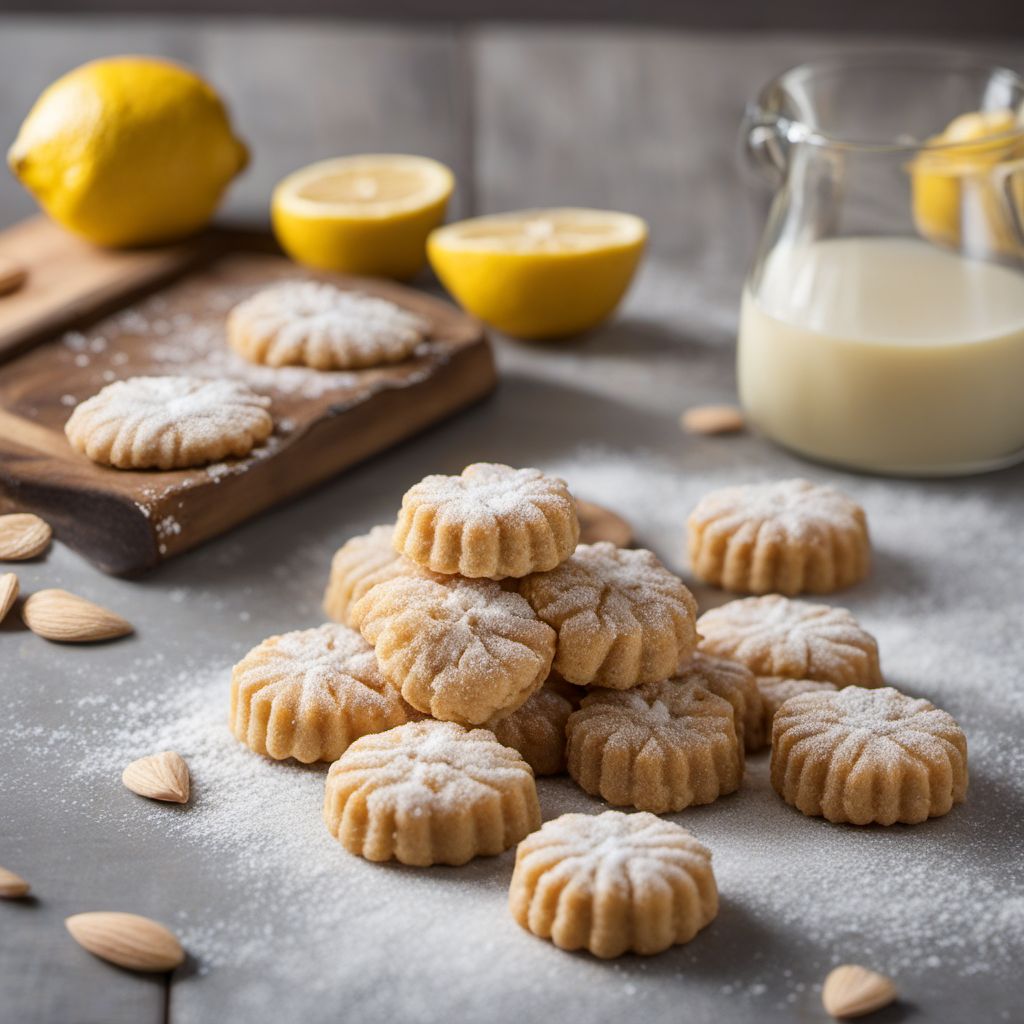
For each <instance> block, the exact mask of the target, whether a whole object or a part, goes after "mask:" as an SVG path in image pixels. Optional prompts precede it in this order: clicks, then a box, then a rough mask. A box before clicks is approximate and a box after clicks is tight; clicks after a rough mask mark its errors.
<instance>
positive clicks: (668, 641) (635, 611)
mask: <svg viewBox="0 0 1024 1024" xmlns="http://www.w3.org/2000/svg"><path fill="white" fill-rule="evenodd" d="M519 592H520V593H521V594H522V595H523V597H525V598H526V600H527V601H529V602H530V606H531V607H532V608H533V609H534V611H536V613H537V614H538V615H539V616H540V618H541V619H542V620H543V621H544V622H546V623H547V624H548V625H549V626H552V627H553V628H554V629H555V631H556V632H557V633H558V645H557V647H556V648H555V669H556V670H557V671H558V673H559V674H560V675H561V676H562V677H563V678H564V679H566V680H568V681H569V682H570V683H576V684H577V685H580V686H584V685H587V686H604V687H610V688H611V689H616V690H626V689H629V688H630V687H631V686H636V685H638V684H639V683H655V682H658V681H659V680H661V679H667V678H668V677H669V676H671V675H672V674H674V673H675V672H678V671H679V669H680V668H681V667H682V666H683V665H685V664H686V663H687V662H688V661H689V660H690V657H691V656H692V654H693V651H694V649H695V648H696V646H697V629H696V618H697V602H696V601H695V600H694V599H693V595H692V594H691V593H690V591H689V590H687V589H686V587H685V586H684V584H683V581H682V580H681V579H679V577H678V576H674V575H673V574H672V573H671V572H669V571H668V569H666V568H665V567H664V566H663V565H662V564H661V562H659V561H658V559H657V558H656V557H655V556H654V555H653V554H652V553H651V552H650V551H644V550H642V549H640V550H635V551H631V550H628V549H626V548H619V547H616V546H615V545H614V544H611V543H609V542H607V541H602V542H600V543H598V544H581V545H580V546H579V547H578V548H577V549H576V552H575V554H573V555H572V556H571V557H570V558H569V559H568V560H567V561H565V562H563V563H562V564H561V565H560V566H558V568H556V569H552V570H551V571H550V572H544V573H536V574H534V575H532V576H527V577H526V579H524V580H523V581H522V582H521V583H520V585H519Z"/></svg>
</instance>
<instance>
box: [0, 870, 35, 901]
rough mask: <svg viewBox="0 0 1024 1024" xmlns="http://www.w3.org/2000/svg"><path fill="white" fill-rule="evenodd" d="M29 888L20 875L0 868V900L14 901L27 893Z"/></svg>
mask: <svg viewBox="0 0 1024 1024" xmlns="http://www.w3.org/2000/svg"><path fill="white" fill-rule="evenodd" d="M29 888H30V886H29V884H28V882H26V881H25V879H24V878H22V877H21V875H16V874H15V873H14V872H13V871H8V870H7V868H0V900H16V899H19V898H20V897H22V896H24V895H26V894H27V893H28V890H29Z"/></svg>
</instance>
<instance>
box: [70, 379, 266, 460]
mask: <svg viewBox="0 0 1024 1024" xmlns="http://www.w3.org/2000/svg"><path fill="white" fill-rule="evenodd" d="M269 407H270V399H269V398H267V397H266V396H264V395H257V394H256V393H255V392H254V391H251V390H250V389H249V388H248V387H246V386H245V385H244V384H241V383H239V382H238V381H234V380H207V379H204V378H200V377H130V378H128V379H127V380H119V381H115V382H114V383H113V384H108V385H107V386H106V387H105V388H103V390H102V391H100V392H99V393H98V394H95V395H93V396H92V398H88V399H86V400H85V401H84V402H82V403H80V404H79V405H77V406H76V407H75V410H74V412H72V414H71V416H70V418H69V419H68V421H67V423H66V424H65V426H64V433H65V434H66V435H67V439H68V441H69V442H70V443H71V447H72V448H74V449H75V450H76V451H79V452H81V453H82V454H83V455H86V456H88V457H89V458H90V459H92V460H93V462H99V463H101V464H103V465H107V466H115V467H117V468H118V469H187V468H189V467H191V466H204V465H206V464H207V463H210V462H219V461H220V460H221V459H226V458H241V457H242V456H243V455H248V454H249V452H251V451H252V450H253V448H255V447H256V446H257V445H259V444H262V443H263V442H264V441H265V440H266V439H267V438H268V437H269V436H270V434H271V432H272V431H273V429H274V421H273V418H272V417H271V415H270V413H269V412H268V411H267V410H268V409H269Z"/></svg>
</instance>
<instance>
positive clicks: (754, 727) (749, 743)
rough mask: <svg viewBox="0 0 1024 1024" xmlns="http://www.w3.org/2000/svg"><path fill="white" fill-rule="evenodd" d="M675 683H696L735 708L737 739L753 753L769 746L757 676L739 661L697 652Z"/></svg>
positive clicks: (745, 748)
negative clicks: (766, 745)
mask: <svg viewBox="0 0 1024 1024" xmlns="http://www.w3.org/2000/svg"><path fill="white" fill-rule="evenodd" d="M675 681H676V682H680V683H696V684H697V685H698V686H703V687H704V689H705V690H708V691H710V692H711V693H713V694H715V696H716V697H721V698H722V699H723V700H727V701H728V702H729V703H730V704H731V705H732V710H733V717H734V722H735V725H736V736H737V737H738V739H739V741H740V743H741V744H742V745H743V748H744V750H747V751H749V752H751V753H753V752H755V751H757V750H760V749H762V747H764V746H765V744H766V743H767V742H768V734H766V733H765V731H764V707H763V704H762V701H761V692H760V691H759V690H758V688H757V680H756V679H755V678H754V673H753V672H751V671H750V669H748V668H747V667H746V666H745V665H741V664H740V663H739V662H738V661H731V660H729V659H728V658H715V657H713V656H712V655H710V654H702V653H700V652H698V653H697V654H695V655H694V656H693V660H692V661H691V662H690V664H689V665H687V666H686V668H685V669H683V671H682V672H680V673H679V675H677V676H676V677H675Z"/></svg>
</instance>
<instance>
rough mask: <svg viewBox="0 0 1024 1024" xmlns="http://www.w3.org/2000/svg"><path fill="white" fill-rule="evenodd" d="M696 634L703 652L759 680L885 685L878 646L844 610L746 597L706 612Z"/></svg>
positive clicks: (777, 598)
mask: <svg viewBox="0 0 1024 1024" xmlns="http://www.w3.org/2000/svg"><path fill="white" fill-rule="evenodd" d="M697 629H698V631H699V632H700V634H701V638H702V639H701V643H700V649H701V650H702V651H704V652H705V653H707V654H715V655H718V656H719V657H722V658H732V659H733V660H734V661H740V662H743V664H744V665H746V666H747V668H749V669H750V671H751V672H753V673H754V675H755V676H785V677H786V678H787V679H814V680H817V681H819V682H826V683H834V684H835V685H836V686H839V687H843V686H868V687H871V686H881V685H882V671H881V668H880V667H879V664H878V644H877V643H876V641H875V638H874V637H873V636H872V635H871V634H870V633H868V632H867V631H866V630H865V629H863V628H862V627H861V626H860V624H859V623H858V622H857V620H856V619H855V618H854V617H853V616H852V615H851V614H850V612H848V611H847V610H846V609H845V608H832V607H831V606H829V605H825V604H810V603H808V602H806V601H790V600H789V599H788V598H785V597H780V596H779V595H778V594H769V595H768V596H767V597H747V598H744V599H742V600H739V601H730V602H729V603H728V604H723V605H722V606H721V607H720V608H712V609H711V611H707V612H705V613H704V614H703V615H702V616H701V617H700V618H699V619H698V620H697Z"/></svg>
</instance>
